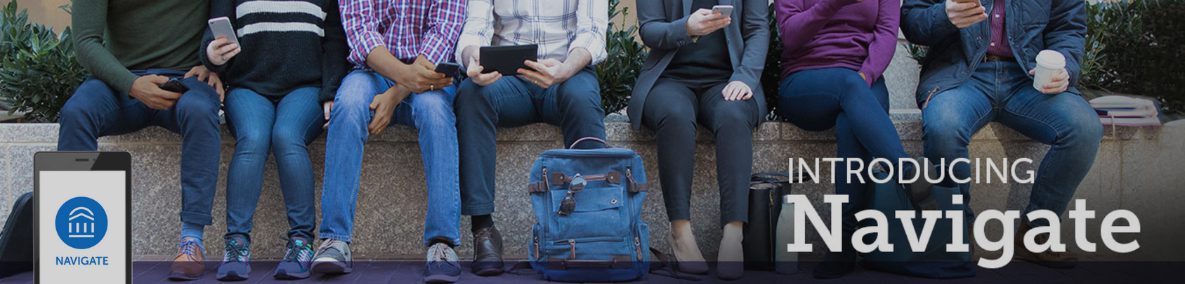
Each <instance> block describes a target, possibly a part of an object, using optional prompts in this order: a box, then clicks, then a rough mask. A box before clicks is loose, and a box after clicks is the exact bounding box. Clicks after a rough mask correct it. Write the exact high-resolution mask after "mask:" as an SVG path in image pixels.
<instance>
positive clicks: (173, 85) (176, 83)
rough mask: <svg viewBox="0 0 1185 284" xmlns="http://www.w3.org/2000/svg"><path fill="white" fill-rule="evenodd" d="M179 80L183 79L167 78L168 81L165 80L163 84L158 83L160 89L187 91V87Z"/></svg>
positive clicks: (178, 91) (177, 91)
mask: <svg viewBox="0 0 1185 284" xmlns="http://www.w3.org/2000/svg"><path fill="white" fill-rule="evenodd" d="M181 80H183V79H182V78H181V77H173V78H169V81H167V82H165V83H164V84H163V85H160V89H161V90H165V91H170V92H174V93H184V92H188V91H189V87H186V86H185V84H182V83H181Z"/></svg>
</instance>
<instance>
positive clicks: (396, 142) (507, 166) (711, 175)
mask: <svg viewBox="0 0 1185 284" xmlns="http://www.w3.org/2000/svg"><path fill="white" fill-rule="evenodd" d="M894 116H895V121H896V126H897V128H898V131H899V133H900V134H901V135H902V139H903V140H904V141H905V145H906V148H907V149H908V150H909V151H910V153H911V154H913V155H918V154H920V153H919V151H920V147H921V141H920V138H921V137H920V131H919V129H920V128H919V127H920V121H919V118H918V115H917V114H916V113H909V112H899V113H897V114H895V115H894ZM610 120H611V122H610V123H608V131H609V138H610V141H611V143H612V144H614V145H616V146H619V147H627V148H632V149H635V150H637V151H638V152H639V153H640V154H641V155H642V156H643V157H644V158H645V160H646V165H647V172H649V173H651V177H650V178H651V180H652V181H656V182H657V170H658V169H657V168H655V167H656V165H657V163H656V160H655V146H654V144H653V137H652V134H651V133H650V132H649V131H633V130H630V129H629V127H628V124H627V123H625V122H624V121H622V118H621V117H619V116H614V117H611V118H610ZM56 133H57V126H56V125H53V124H4V125H0V214H7V212H8V211H9V210H10V208H8V207H9V206H10V205H9V204H11V202H12V200H13V198H14V197H16V196H17V195H18V194H19V193H21V192H26V191H29V190H30V189H31V187H32V169H31V167H30V165H31V164H32V156H33V153H35V152H37V151H49V150H53V149H54V145H55V142H56ZM701 133H702V132H701ZM701 136H702V135H701ZM755 138H756V139H755V153H754V157H755V164H754V170H755V171H784V170H785V168H786V161H787V159H790V158H800V157H801V158H807V159H812V158H820V157H830V156H833V155H834V151H835V149H834V147H835V146H834V141H832V135H831V133H828V132H822V133H812V132H805V131H802V130H800V129H798V128H796V127H794V126H792V125H790V124H785V123H766V124H765V125H763V126H762V128H761V129H760V131H758V132H757V133H756V134H755ZM560 140H561V137H560V135H559V133H558V131H557V130H556V129H555V128H554V127H550V126H546V125H533V126H528V127H524V128H518V129H508V130H503V131H501V132H500V133H499V144H498V157H499V158H498V164H499V167H498V169H497V180H498V193H497V195H498V200H497V205H498V213H497V214H496V215H495V216H496V219H497V221H498V222H499V224H500V226H501V227H502V229H503V231H504V234H505V235H506V241H507V250H508V254H509V256H510V257H514V258H521V257H525V255H526V254H525V246H526V244H527V240H528V239H529V238H528V232H529V226H528V224H531V223H532V222H533V220H532V219H533V217H532V216H531V215H530V211H529V208H530V205H529V201H528V199H527V194H526V192H525V185H526V182H527V175H526V171H527V169H528V168H529V167H530V165H531V163H532V162H533V161H534V158H535V156H536V155H537V154H538V153H540V152H542V151H543V150H546V149H550V148H558V147H562V146H561V145H560V142H559V141H560ZM700 140H701V141H700V143H699V146H698V149H697V153H696V155H697V157H698V159H697V162H696V167H695V172H696V175H695V181H694V183H693V184H694V188H693V197H692V203H693V213H692V219H693V220H694V221H695V225H694V228H695V231H696V235H697V236H698V237H699V239H700V243H701V246H702V248H703V249H704V251H705V253H707V254H708V255H709V257H712V256H713V255H715V253H716V242H717V241H718V240H719V238H720V230H719V227H718V224H717V221H716V220H718V216H719V211H718V209H717V204H718V203H717V200H718V196H719V194H718V192H717V190H716V188H715V186H714V185H715V171H714V161H715V155H714V151H713V146H712V144H711V143H712V142H711V140H710V139H707V138H702V137H701V139H700ZM415 141H416V139H415V135H414V131H411V130H410V129H408V128H404V127H399V128H396V129H392V130H390V131H389V132H387V133H384V134H383V135H380V136H378V137H375V138H374V139H373V140H372V141H371V142H370V143H369V144H368V145H367V152H366V163H365V167H364V170H363V182H362V189H361V193H360V199H359V203H360V204H359V208H358V214H357V221H356V226H355V228H356V230H357V231H356V232H355V242H354V247H353V249H354V253H355V254H356V255H357V256H358V257H359V258H362V259H365V258H394V257H418V256H419V255H420V254H422V248H421V247H420V246H419V243H420V242H419V238H420V235H421V232H422V231H421V228H422V227H421V226H422V218H423V216H424V208H425V207H424V205H423V204H422V202H423V200H425V194H424V181H423V172H422V167H421V165H420V156H419V151H418V146H417V145H416V143H415ZM1181 141H1185V123H1176V124H1174V125H1170V126H1166V127H1164V128H1160V129H1139V128H1118V129H1112V130H1108V131H1107V137H1106V138H1105V141H1104V143H1103V145H1102V149H1101V150H1100V154H1099V157H1098V159H1096V161H1095V163H1094V168H1093V169H1092V171H1091V173H1090V175H1089V176H1088V177H1087V178H1086V180H1085V181H1084V183H1083V184H1082V186H1081V187H1080V188H1079V191H1078V193H1077V195H1076V198H1083V199H1086V200H1087V201H1088V204H1089V207H1090V208H1092V209H1097V210H1099V212H1100V213H1099V214H1100V215H1099V218H1101V217H1102V214H1105V213H1106V212H1109V211H1111V210H1115V209H1119V208H1123V209H1128V210H1132V211H1134V212H1135V213H1136V214H1137V215H1138V216H1139V217H1140V218H1141V223H1142V224H1143V225H1144V226H1143V228H1144V233H1143V234H1141V235H1139V240H1140V243H1141V244H1142V245H1143V247H1144V248H1143V249H1141V250H1140V251H1137V252H1136V253H1134V254H1128V255H1116V254H1114V253H1108V252H1100V253H1095V254H1090V255H1085V256H1084V257H1086V258H1087V259H1107V260H1116V259H1139V260H1168V259H1172V260H1182V259H1183V258H1185V249H1183V248H1182V245H1181V244H1179V242H1178V238H1179V235H1180V234H1181V233H1182V232H1181V229H1180V220H1182V219H1183V218H1185V211H1180V210H1177V208H1179V206H1180V204H1182V202H1183V201H1185V191H1182V190H1180V185H1181V184H1185V170H1182V168H1181V167H1180V166H1179V165H1178V164H1179V163H1180V161H1185V143H1181ZM323 143H324V141H323V139H322V140H318V141H317V142H315V143H314V144H313V146H312V149H311V152H312V153H313V155H312V157H313V160H314V165H315V166H316V167H317V169H320V168H321V167H322V162H323V156H322V154H320V153H324V144H323ZM101 145H102V146H101V148H102V150H112V151H129V152H131V153H132V154H133V157H134V161H133V164H134V166H133V173H134V174H133V185H134V188H133V194H134V195H133V196H134V197H133V198H134V201H133V203H134V205H133V210H132V211H133V230H134V232H133V235H134V239H133V253H134V255H135V256H136V257H137V259H161V258H163V257H167V256H169V255H171V254H173V253H174V250H175V244H174V242H175V239H176V236H177V234H178V217H177V208H178V205H179V204H180V195H179V190H178V183H179V172H178V170H177V167H178V159H179V157H178V155H177V152H178V151H179V150H180V143H179V139H178V138H177V136H176V135H174V134H171V133H168V132H166V131H164V130H162V129H159V128H152V129H148V130H145V131H141V132H139V133H135V134H130V135H124V136H118V137H109V138H103V139H102V140H101ZM223 145H224V146H223V151H222V160H223V163H222V169H221V171H222V173H223V176H221V177H220V178H219V179H220V180H219V185H218V188H219V193H218V197H217V198H216V201H215V205H214V212H213V214H214V216H215V222H214V225H213V226H210V227H208V229H207V238H208V239H210V240H212V241H211V242H210V243H209V244H208V245H207V247H208V248H210V253H212V254H214V255H219V254H221V253H222V252H221V249H220V248H221V247H222V244H221V242H220V241H218V239H219V236H221V233H222V232H224V230H225V222H224V219H223V218H224V217H223V216H225V215H224V214H225V210H224V208H225V197H224V193H223V190H222V189H224V188H225V171H226V163H227V161H228V160H229V159H230V155H231V151H232V148H233V139H232V138H231V137H230V136H229V135H224V136H223ZM1047 148H1048V147H1046V146H1043V145H1040V144H1036V143H1034V142H1032V141H1030V140H1028V139H1026V138H1024V137H1023V136H1021V135H1019V134H1017V133H1016V132H1014V131H1011V130H1008V129H1006V128H1003V127H1000V126H998V125H995V124H993V125H990V126H989V127H988V128H986V129H984V130H983V131H981V132H980V133H979V134H978V135H976V136H975V140H974V143H973V145H972V149H971V150H972V156H973V157H981V158H996V159H999V158H1004V157H1010V158H1014V159H1015V158H1018V157H1029V158H1033V159H1036V160H1037V161H1038V162H1039V161H1040V157H1041V155H1042V153H1043V152H1044V151H1045V150H1046V149H1047ZM267 168H268V170H267V174H266V176H265V184H264V193H263V194H264V196H263V198H262V199H261V202H260V204H259V211H258V213H257V216H256V219H255V220H256V227H255V231H254V239H255V240H256V241H255V246H254V253H255V255H256V256H257V257H258V258H261V259H266V258H278V257H279V256H281V253H282V251H281V247H282V245H283V241H282V239H281V236H282V235H283V234H284V232H285V231H286V228H287V226H286V221H285V219H284V218H285V217H284V215H283V214H284V213H283V206H282V204H281V203H280V200H281V198H280V192H279V188H278V184H277V181H276V179H277V178H276V173H275V167H274V165H272V164H271V163H269V164H268V166H267ZM320 175H321V173H320V172H319V170H318V173H317V176H318V178H317V180H318V182H319V181H320V180H321V178H320ZM317 188H318V196H319V192H320V183H318V187H317ZM655 188H656V189H657V188H661V184H656V187H655ZM794 190H795V192H796V193H801V194H807V195H808V196H809V197H810V198H811V199H812V200H813V202H816V203H818V202H821V196H822V195H823V194H827V193H830V192H832V190H833V187H832V186H831V185H825V184H823V185H815V184H805V185H796V186H795V187H794ZM974 192H975V193H974V198H973V199H972V206H973V207H974V208H975V209H977V210H984V209H1021V208H1023V207H1024V205H1025V204H1026V201H1027V198H1028V195H1029V186H1027V185H1017V184H990V185H978V186H976V187H975V189H974ZM661 200H662V194H661V192H660V191H658V190H655V191H652V193H651V194H650V195H649V196H648V199H647V204H646V209H645V212H644V216H645V220H646V221H647V222H649V223H650V224H651V234H652V236H655V237H654V238H653V239H652V244H653V245H654V246H656V247H658V248H661V249H664V250H665V249H666V248H667V244H666V240H665V237H664V236H666V235H667V234H668V232H669V231H668V226H667V224H666V222H665V218H666V217H665V213H664V211H663V209H662V208H663V207H662V201H661ZM821 212H825V211H821ZM4 217H5V216H4V215H0V219H3V218H4ZM1097 224H1098V219H1095V220H1094V221H1092V222H1091V225H1090V226H1088V231H1087V232H1098V228H1097ZM1063 225H1064V226H1065V230H1064V231H1065V232H1071V229H1070V228H1069V226H1070V225H1069V223H1068V222H1065V223H1063ZM462 226H463V228H467V226H468V225H467V220H465V221H464V224H462ZM463 231H465V232H466V233H465V236H464V241H465V242H466V243H465V246H463V247H462V248H461V249H460V253H461V255H463V256H468V255H470V250H471V247H470V245H469V243H468V242H471V239H470V237H469V235H468V233H467V230H463ZM989 232H990V234H991V235H992V236H995V235H996V234H998V233H999V230H998V229H995V228H993V229H992V230H989ZM1067 234H1068V233H1067ZM812 235H813V233H812ZM812 238H815V237H814V236H812ZM1090 238H1091V240H1092V241H1095V242H1098V241H1099V239H1098V236H1097V235H1091V237H1090ZM1064 240H1067V241H1069V240H1072V238H1064ZM816 243H817V241H816ZM817 248H818V249H822V248H821V246H817ZM980 255H991V254H990V253H981V254H980Z"/></svg>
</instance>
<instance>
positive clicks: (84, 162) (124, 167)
mask: <svg viewBox="0 0 1185 284" xmlns="http://www.w3.org/2000/svg"><path fill="white" fill-rule="evenodd" d="M131 190H132V158H131V155H129V154H128V153H127V152H39V153H37V154H35V155H34V156H33V199H34V202H33V212H34V220H36V221H34V222H33V224H34V225H33V226H34V228H33V233H34V238H33V239H34V243H35V245H34V246H35V247H36V248H35V249H34V253H33V254H34V259H36V260H37V261H36V262H35V265H34V266H35V267H36V268H35V270H34V271H35V272H34V281H35V282H36V283H90V282H94V281H96V280H97V279H103V280H102V281H100V282H109V283H114V282H122V283H132V277H131V275H132V241H131V240H132V239H131V237H130V236H131V233H132V229H131V224H132V214H131V212H132V211H131V210H132V207H131V205H132V199H131V198H132V195H131Z"/></svg>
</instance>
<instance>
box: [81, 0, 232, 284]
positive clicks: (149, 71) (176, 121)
mask: <svg viewBox="0 0 1185 284" xmlns="http://www.w3.org/2000/svg"><path fill="white" fill-rule="evenodd" d="M209 8H210V7H209V3H208V2H205V1H187V0H159V1H130V0H91V1H76V2H74V9H73V13H72V15H71V21H72V23H73V26H74V35H73V37H74V43H75V47H76V52H77V57H78V62H79V63H81V64H82V66H83V67H85V68H86V70H87V71H89V72H90V77H88V78H87V79H86V80H85V81H83V82H82V85H80V86H79V87H78V90H76V91H75V92H74V95H73V96H71V97H70V99H69V100H67V101H66V104H65V105H63V106H62V111H61V116H60V119H59V132H58V150H59V151H95V150H97V149H98V138H99V137H102V136H109V135H120V134H126V133H131V132H135V131H137V130H140V129H143V128H146V127H149V126H160V127H162V128H165V129H168V130H169V131H172V132H174V133H178V134H181V208H180V216H181V236H180V241H179V242H178V244H177V248H178V249H177V251H178V253H177V256H176V257H175V258H174V259H173V263H172V266H171V267H170V274H169V278H171V279H180V280H192V279H197V278H199V277H201V276H202V272H203V271H205V264H204V263H203V261H205V257H204V254H203V252H204V250H205V247H204V245H203V243H202V235H203V229H204V228H205V226H206V225H209V224H210V223H211V221H212V217H211V216H210V210H211V207H212V206H213V203H214V192H215V190H216V189H215V187H216V186H217V184H218V163H219V157H220V156H221V154H220V153H221V147H222V143H221V139H222V134H221V133H220V131H221V130H220V128H219V122H218V121H219V117H218V110H219V108H220V105H221V101H222V98H223V94H224V91H223V88H222V81H221V80H219V78H218V75H217V74H216V73H214V72H210V71H209V70H208V69H206V67H205V66H202V64H201V61H200V60H199V59H198V52H199V49H200V48H199V46H201V41H202V34H203V32H204V31H205V30H206V19H207V16H209V14H208V13H209ZM173 79H176V80H180V84H181V85H184V87H185V88H187V89H188V91H184V92H174V91H168V90H164V89H162V88H161V86H162V85H164V84H165V83H166V82H168V81H169V80H173ZM173 90H177V89H173Z"/></svg>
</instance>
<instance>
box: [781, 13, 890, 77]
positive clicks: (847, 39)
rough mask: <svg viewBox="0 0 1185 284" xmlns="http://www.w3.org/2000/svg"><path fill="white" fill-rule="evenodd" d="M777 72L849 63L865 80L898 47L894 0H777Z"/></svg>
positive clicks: (877, 74)
mask: <svg viewBox="0 0 1185 284" xmlns="http://www.w3.org/2000/svg"><path fill="white" fill-rule="evenodd" d="M774 5H775V8H774V9H775V12H776V13H777V20H778V31H779V32H780V33H781V38H782V46H783V49H782V77H786V76H789V75H790V73H793V72H795V71H800V70H804V69H818V68H829V67H840V68H849V69H852V70H856V71H859V72H862V73H864V75H865V76H867V79H868V84H869V85H871V84H872V83H873V82H876V81H877V80H878V79H880V77H881V74H883V73H884V72H885V69H886V68H888V67H889V62H890V61H892V60H893V53H894V52H895V51H896V50H897V27H898V24H899V23H898V19H899V18H900V15H901V3H900V1H899V0H776V1H775V3H774Z"/></svg>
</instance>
